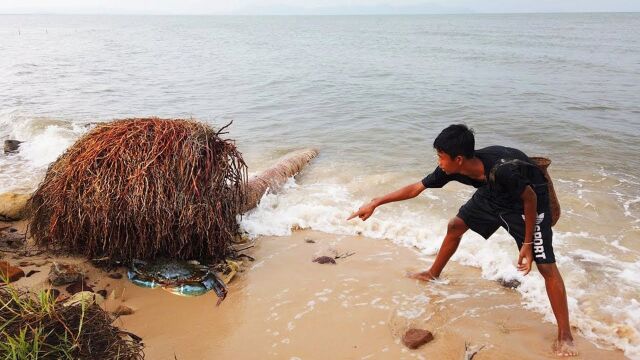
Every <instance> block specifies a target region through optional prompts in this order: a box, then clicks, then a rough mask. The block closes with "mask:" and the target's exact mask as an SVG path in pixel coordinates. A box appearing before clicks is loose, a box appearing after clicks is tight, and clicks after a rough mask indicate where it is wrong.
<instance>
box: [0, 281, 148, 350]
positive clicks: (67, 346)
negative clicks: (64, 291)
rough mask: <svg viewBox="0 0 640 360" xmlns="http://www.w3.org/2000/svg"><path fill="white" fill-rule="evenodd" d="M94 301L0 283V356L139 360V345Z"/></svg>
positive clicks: (140, 345)
mask: <svg viewBox="0 0 640 360" xmlns="http://www.w3.org/2000/svg"><path fill="white" fill-rule="evenodd" d="M112 321H113V318H112V317H111V315H110V314H108V313H107V312H106V311H104V310H102V309H101V308H100V307H99V306H98V305H96V304H88V303H86V302H82V303H80V304H78V305H72V306H64V305H63V304H61V303H59V302H56V299H54V297H53V295H52V293H51V292H50V291H47V290H42V291H40V292H38V293H36V294H34V293H30V292H26V291H21V290H18V289H16V288H14V287H13V286H10V285H4V286H2V287H0V359H6V360H9V359H11V360H32V359H45V360H46V359H143V358H144V353H143V351H142V344H141V343H140V342H138V341H136V340H134V339H133V338H132V337H131V336H128V335H131V334H128V333H127V332H125V331H122V330H120V329H118V328H117V327H115V326H113V325H111V323H112Z"/></svg>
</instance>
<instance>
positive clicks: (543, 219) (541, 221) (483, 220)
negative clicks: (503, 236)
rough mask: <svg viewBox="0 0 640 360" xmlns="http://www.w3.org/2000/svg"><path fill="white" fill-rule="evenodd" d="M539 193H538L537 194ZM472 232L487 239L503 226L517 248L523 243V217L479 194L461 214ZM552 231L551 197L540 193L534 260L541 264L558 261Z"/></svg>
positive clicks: (519, 213)
mask: <svg viewBox="0 0 640 360" xmlns="http://www.w3.org/2000/svg"><path fill="white" fill-rule="evenodd" d="M536 192H537V191H536ZM458 217H459V218H460V219H462V220H463V221H464V222H465V224H467V226H468V227H469V229H471V230H473V231H475V232H477V233H478V234H480V235H482V237H484V238H485V239H488V238H489V237H490V236H491V235H493V233H494V232H496V230H498V228H499V227H501V226H502V227H503V228H504V229H505V230H507V232H508V233H509V234H511V236H513V238H514V239H515V240H516V244H517V245H518V249H520V248H521V247H522V242H523V241H524V230H525V226H524V215H523V212H522V210H520V211H517V210H509V209H505V208H504V207H501V206H499V205H497V204H495V203H493V202H491V201H490V200H489V199H487V198H486V197H484V196H483V195H480V194H478V193H477V192H476V193H475V194H473V197H472V198H471V199H470V200H469V201H467V203H466V204H464V205H462V207H461V208H460V210H459V211H458ZM552 240H553V231H552V230H551V211H550V210H549V195H548V193H546V192H542V193H540V194H538V218H537V219H536V226H535V229H534V231H533V259H534V260H535V262H536V263H539V264H551V263H555V262H556V258H555V255H554V254H553V245H552V243H553V241H552Z"/></svg>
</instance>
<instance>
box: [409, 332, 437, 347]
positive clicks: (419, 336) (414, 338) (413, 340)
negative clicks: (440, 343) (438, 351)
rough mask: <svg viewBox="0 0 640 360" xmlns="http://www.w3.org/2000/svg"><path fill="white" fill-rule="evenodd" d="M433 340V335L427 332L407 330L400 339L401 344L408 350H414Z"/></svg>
mask: <svg viewBox="0 0 640 360" xmlns="http://www.w3.org/2000/svg"><path fill="white" fill-rule="evenodd" d="M432 340H433V334H432V333H431V331H429V330H424V329H409V330H407V332H406V333H405V334H404V336H403V337H402V343H403V344H404V345H405V346H406V347H408V348H409V349H412V350H415V349H417V348H419V347H420V346H422V345H424V344H426V343H428V342H430V341H432Z"/></svg>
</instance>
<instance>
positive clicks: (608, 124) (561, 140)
mask: <svg viewBox="0 0 640 360" xmlns="http://www.w3.org/2000/svg"><path fill="white" fill-rule="evenodd" d="M638 28H640V14H562V15H560V14H545V15H451V16H445V15H434V16H356V17H351V16H338V17H331V16H327V17H165V16H158V17H154V16H144V17H137V16H121V17H118V16H0V52H1V53H2V54H3V56H0V73H1V74H2V80H0V124H1V127H0V139H2V140H3V139H9V138H16V139H19V140H24V141H25V143H23V144H22V147H21V151H20V153H18V154H15V155H9V156H4V155H0V191H10V190H19V191H28V190H31V189H33V188H34V187H35V186H37V183H38V182H39V181H40V180H41V179H42V176H43V174H44V171H45V170H46V167H47V165H48V164H49V163H50V162H51V161H54V160H55V159H56V157H57V156H58V155H60V154H61V153H62V152H63V151H64V149H66V148H67V147H68V146H70V145H71V144H72V143H73V142H74V141H75V140H76V139H77V137H78V136H80V135H81V134H83V133H84V132H86V131H87V130H88V129H89V128H90V126H91V123H93V122H100V121H107V120H110V119H114V118H122V117H130V116H145V115H157V116H162V117H195V118H197V119H200V120H203V121H206V122H208V123H210V124H212V125H214V126H221V125H223V124H226V123H227V122H228V121H231V120H233V121H234V123H233V125H232V126H231V132H230V134H229V136H230V137H233V138H235V139H236V140H237V143H238V146H239V147H240V149H241V150H242V151H243V153H244V155H245V158H246V160H247V162H248V164H249V166H250V170H251V171H253V172H255V171H259V170H260V169H263V168H265V167H266V166H268V165H269V164H270V163H271V162H272V161H274V160H275V159H276V158H277V157H278V156H280V155H282V154H284V153H286V152H287V151H289V150H292V149H296V148H300V147H307V146H317V147H318V148H320V150H321V156H320V157H319V158H318V159H316V160H315V161H314V163H313V166H311V167H310V168H309V169H308V170H307V171H306V172H305V173H304V174H303V175H302V176H300V177H298V179H297V180H296V181H291V182H290V184H289V185H288V186H287V188H286V189H285V190H284V191H282V192H281V193H280V194H278V195H269V196H267V197H266V198H265V199H264V201H263V202H262V204H261V206H260V208H258V209H257V210H256V211H254V212H252V213H250V214H248V215H247V216H245V217H244V218H243V222H242V224H243V228H244V229H245V230H246V231H248V232H249V233H251V234H254V235H257V234H287V233H289V231H290V228H291V226H292V225H295V224H297V225H300V226H302V227H310V228H313V229H315V230H321V231H326V232H331V233H345V234H354V233H356V232H362V233H364V234H366V235H367V236H371V237H379V238H388V239H391V240H393V241H395V242H397V243H398V244H402V245H410V246H417V247H419V248H420V249H423V251H424V252H425V253H426V254H434V253H435V252H436V251H437V248H438V247H439V245H440V241H441V238H442V236H443V234H444V232H445V229H446V222H447V219H448V218H449V217H451V216H453V215H455V213H456V211H457V208H458V207H459V206H460V205H461V204H463V203H464V201H466V199H468V198H469V196H470V195H471V194H472V189H469V188H466V187H464V186H461V185H458V184H450V185H448V186H447V187H446V188H444V189H441V190H430V191H426V192H425V193H423V195H421V196H420V197H419V198H418V199H415V200H411V201H407V202H404V203H400V204H391V205H387V206H385V207H382V208H380V209H378V210H377V211H376V214H375V215H374V216H373V217H372V218H371V219H369V220H368V221H367V222H365V223H361V222H358V221H352V222H346V221H345V220H344V219H345V218H346V217H347V215H348V214H349V212H350V211H352V210H353V209H355V208H357V207H358V206H359V205H360V204H361V203H362V202H363V201H366V200H368V199H370V198H371V197H374V196H377V195H381V194H384V193H386V192H388V191H391V190H393V189H395V188H397V187H400V186H402V185H405V184H408V183H411V182H415V181H418V180H420V179H421V178H422V177H423V176H424V175H425V174H427V173H429V172H430V171H431V170H433V168H435V166H436V163H435V157H434V152H433V150H432V148H431V142H432V141H433V138H434V137H435V135H437V133H438V132H439V131H440V130H442V128H444V127H445V126H447V125H448V124H451V123H459V122H464V123H466V124H468V125H470V126H471V127H473V128H474V129H475V131H476V142H477V145H478V147H482V146H487V145H493V144H501V145H508V146H514V147H518V148H520V149H522V150H523V151H525V152H527V153H528V154H529V155H546V156H548V157H550V158H552V160H553V164H552V165H551V168H550V172H551V175H552V176H553V177H554V179H555V186H556V188H557V191H558V195H559V198H560V202H561V205H562V210H563V215H562V218H561V220H560V222H559V223H558V225H557V227H556V228H555V238H554V248H555V252H556V255H557V260H558V264H559V267H560V268H561V271H562V272H563V274H564V277H565V282H566V284H567V289H568V294H569V296H570V307H571V314H572V321H573V323H574V324H575V325H577V326H578V327H579V329H580V331H581V332H582V333H583V334H585V335H586V336H587V337H588V338H590V339H591V340H592V341H594V342H596V343H598V344H600V345H602V346H617V347H620V348H622V349H624V350H625V351H626V354H627V356H630V357H632V358H638V357H640V315H639V314H640V296H639V293H640V292H639V291H638V289H639V287H640V282H639V281H638V279H639V278H640V245H638V240H639V239H640V190H639V189H640V186H639V185H640V178H639V174H638V171H637V169H638V167H640V160H639V158H638V156H637V154H638V153H639V152H640V142H639V141H638V140H637V137H638V136H639V135H640V105H639V104H640V101H639V100H640V97H639V96H638V94H640V62H639V61H638V59H640V35H638V34H639V32H638V31H637V29H638ZM516 258H517V252H516V250H515V246H514V244H513V240H511V239H510V238H509V237H508V235H507V234H506V233H505V232H503V231H500V232H499V233H497V234H496V235H494V237H492V238H491V239H490V240H489V241H484V240H482V239H481V238H480V237H479V236H477V235H474V234H468V235H466V236H465V240H464V241H463V244H462V245H461V247H460V249H459V251H458V253H457V254H456V255H455V257H454V260H456V261H459V262H461V263H463V264H467V265H472V266H479V267H481V268H482V269H483V276H484V277H486V278H490V279H495V278H499V277H517V278H519V277H520V276H519V275H518V274H517V272H516V270H515V266H514V263H515V261H516ZM444 276H445V277H446V270H445V273H444ZM522 280H524V283H523V286H522V287H521V288H520V291H521V293H522V296H523V301H524V302H525V303H526V304H527V306H528V307H530V308H533V309H536V310H538V311H540V312H542V313H544V314H546V317H547V318H548V319H552V315H551V312H550V309H549V306H548V301H547V299H546V294H545V293H544V286H543V283H542V281H541V279H540V277H539V276H537V275H534V276H529V277H528V278H527V279H522Z"/></svg>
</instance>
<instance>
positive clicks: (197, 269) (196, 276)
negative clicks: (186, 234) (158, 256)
mask: <svg viewBox="0 0 640 360" xmlns="http://www.w3.org/2000/svg"><path fill="white" fill-rule="evenodd" d="M127 276H128V278H129V280H131V282H132V283H134V284H135V285H138V286H142V287H147V288H152V289H153V288H157V287H162V288H163V289H164V290H167V291H169V292H170V293H172V294H176V295H180V296H199V295H203V294H205V293H207V292H208V291H209V290H214V291H215V293H216V295H217V296H218V304H220V302H221V301H222V300H224V298H225V297H226V295H227V289H226V287H225V285H224V283H223V282H222V281H221V280H220V279H218V277H217V276H216V274H215V273H213V272H212V271H211V270H209V268H208V267H206V266H202V265H199V264H194V263H188V262H184V261H176V260H157V261H155V262H153V263H147V262H145V261H142V260H134V261H133V264H132V266H131V269H130V270H129V271H128V272H127Z"/></svg>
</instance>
